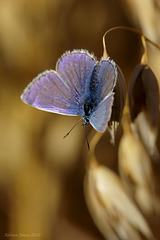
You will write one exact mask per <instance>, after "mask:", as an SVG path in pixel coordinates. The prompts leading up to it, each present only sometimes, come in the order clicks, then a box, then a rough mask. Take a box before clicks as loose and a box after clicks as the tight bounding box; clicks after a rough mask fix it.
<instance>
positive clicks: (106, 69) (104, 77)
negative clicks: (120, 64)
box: [99, 58, 118, 100]
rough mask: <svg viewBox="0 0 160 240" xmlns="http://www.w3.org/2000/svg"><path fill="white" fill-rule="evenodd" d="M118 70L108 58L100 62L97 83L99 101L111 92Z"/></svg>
mask: <svg viewBox="0 0 160 240" xmlns="http://www.w3.org/2000/svg"><path fill="white" fill-rule="evenodd" d="M117 76H118V70H117V66H116V63H115V62H114V61H113V60H111V59H110V58H107V59H102V60H101V62H100V70H99V81H100V83H101V100H102V99H104V98H105V97H106V96H107V95H108V94H109V93H110V92H112V91H113V89H114V87H115V85H116V82H117Z"/></svg>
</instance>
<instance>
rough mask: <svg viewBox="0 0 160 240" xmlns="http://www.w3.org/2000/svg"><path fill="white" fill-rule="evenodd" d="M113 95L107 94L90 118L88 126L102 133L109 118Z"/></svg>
mask: <svg viewBox="0 0 160 240" xmlns="http://www.w3.org/2000/svg"><path fill="white" fill-rule="evenodd" d="M113 100H114V93H113V92H111V93H110V94H108V95H107V96H106V97H105V98H104V99H103V100H102V101H101V102H100V103H99V105H98V107H97V109H96V110H95V111H94V112H93V113H92V114H91V116H90V124H91V125H92V126H93V127H94V128H95V129H96V130H97V131H98V132H104V131H105V129H106V127H107V125H108V121H109V120H110V117H111V111H112V105H113Z"/></svg>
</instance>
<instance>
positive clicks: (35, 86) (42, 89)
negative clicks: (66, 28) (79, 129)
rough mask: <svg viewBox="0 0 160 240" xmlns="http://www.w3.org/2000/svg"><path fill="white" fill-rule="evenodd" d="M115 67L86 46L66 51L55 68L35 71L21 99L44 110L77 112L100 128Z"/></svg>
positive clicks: (102, 128)
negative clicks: (83, 48) (89, 51)
mask: <svg viewBox="0 0 160 240" xmlns="http://www.w3.org/2000/svg"><path fill="white" fill-rule="evenodd" d="M116 81H117V67H116V64H115V62H114V61H113V60H111V59H110V58H107V59H103V58H102V59H101V60H100V61H97V60H96V58H95V57H94V56H93V55H92V54H89V53H88V51H86V50H74V51H72V52H66V53H65V54H63V55H62V57H61V58H60V59H59V60H58V62H57V65H56V70H55V71H54V70H49V71H45V72H43V73H41V74H39V75H38V76H37V77H36V78H35V79H34V80H33V81H32V82H31V83H30V84H29V85H28V86H27V88H26V89H25V90H24V92H23V94H22V96H21V99H22V100H23V101H24V102H25V103H27V104H29V105H31V106H33V107H35V108H38V109H41V110H44V111H48V112H53V113H58V114H63V115H69V116H77V115H80V116H81V118H82V120H83V125H86V124H88V123H90V124H91V125H92V126H93V127H94V128H95V129H96V130H97V131H100V132H103V131H105V129H106V127H107V123H108V121H109V119H110V116H111V111H112V105H113V100H114V92H113V90H114V87H115V85H116Z"/></svg>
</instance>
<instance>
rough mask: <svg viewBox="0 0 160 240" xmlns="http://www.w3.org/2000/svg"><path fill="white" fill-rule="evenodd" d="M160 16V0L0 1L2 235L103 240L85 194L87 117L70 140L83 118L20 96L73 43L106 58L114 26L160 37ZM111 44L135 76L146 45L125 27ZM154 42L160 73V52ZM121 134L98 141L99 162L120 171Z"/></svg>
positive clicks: (151, 55)
mask: <svg viewBox="0 0 160 240" xmlns="http://www.w3.org/2000/svg"><path fill="white" fill-rule="evenodd" d="M159 22H160V1H159V0H145V1H143V0H87V1H86V0H67V1H65V0H32V1H28V0H14V1H12V0H0V239H3V238H6V237H7V239H13V238H14V239H17V238H18V237H19V239H26V238H27V237H28V238H29V239H30V238H31V237H32V238H31V239H48V240H49V239H54V240H64V239H65V240H66V239H69V240H72V239H77V240H78V239H83V240H101V239H103V237H102V235H101V234H100V233H99V231H98V230H97V228H96V227H95V225H94V223H93V221H92V219H91V217H90V215H89V212H88V209H87V207H86V203H85V199H84V196H83V178H84V175H85V161H86V158H85V156H84V155H85V154H86V151H85V149H86V148H87V146H86V142H85V134H84V129H83V127H82V126H81V124H79V125H78V126H77V127H76V128H75V129H74V130H73V131H72V133H71V134H70V135H69V136H68V137H67V138H66V139H63V136H64V135H65V134H66V133H67V132H68V131H69V130H70V128H71V127H72V126H73V125H74V124H75V123H76V121H77V120H78V119H79V117H67V116H65V117H64V116H58V115H56V114H51V113H47V112H42V111H39V110H36V109H34V108H32V107H30V106H27V105H25V104H24V103H22V102H21V100H20V95H21V93H22V91H23V89H24V88H25V87H26V86H27V84H28V83H29V82H30V81H31V80H32V79H33V78H34V77H35V76H36V75H37V74H39V73H40V72H42V71H44V70H46V69H54V68H55V65H56V61H57V60H58V58H59V57H60V56H61V55H62V54H63V53H64V52H65V51H67V50H73V49H87V50H88V51H89V52H94V54H95V56H97V58H98V59H100V57H101V56H102V54H103V48H102V36H103V34H104V33H105V31H107V30H108V29H109V28H111V27H114V26H120V25H124V26H131V27H135V28H138V29H140V30H142V31H143V32H144V34H145V35H147V37H149V38H150V39H152V40H153V41H155V42H156V43H158V44H160V26H159ZM106 43H107V48H108V52H109V55H110V56H111V58H113V59H114V60H115V61H116V62H117V64H118V65H119V66H120V67H121V69H122V71H123V73H124V75H125V78H126V81H127V83H128V81H129V78H130V76H131V73H132V71H133V69H134V66H135V65H136V64H137V63H138V62H139V59H140V54H141V52H142V49H141V43H140V40H139V38H138V37H137V36H135V34H132V33H127V32H123V31H117V32H114V33H111V34H110V35H108V37H107V39H106ZM148 47H149V48H148V59H149V65H150V66H151V68H152V69H153V71H154V73H155V74H156V76H157V78H158V79H160V68H159V66H160V51H158V50H157V49H155V48H153V47H151V46H150V45H149V46H148ZM87 131H88V133H89V132H90V131H91V127H90V126H88V129H87ZM121 135H122V129H121V127H120V128H119V130H118V132H117V137H116V145H115V146H112V145H111V144H110V142H109V134H108V133H107V132H106V133H105V134H104V137H103V138H102V140H101V142H100V144H99V145H98V146H97V157H98V159H99V161H100V162H103V163H104V164H105V165H107V166H108V167H110V168H111V169H113V170H114V171H117V149H118V143H119V139H120V137H121ZM159 139H160V138H159ZM157 145H158V148H159V150H160V146H159V145H160V141H159V140H158V143H157ZM156 169H159V165H157V166H156ZM157 171H158V170H157ZM155 231H156V230H155ZM7 234H8V235H7ZM16 234H18V235H16ZM27 234H28V235H27ZM17 236H18V237H17ZM159 238H160V236H159Z"/></svg>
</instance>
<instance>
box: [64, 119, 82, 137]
mask: <svg viewBox="0 0 160 240" xmlns="http://www.w3.org/2000/svg"><path fill="white" fill-rule="evenodd" d="M81 120H82V119H79V120H78V122H76V124H74V126H73V127H72V128H71V129H70V130H69V132H68V133H67V134H66V135H65V136H64V137H63V138H66V137H67V136H68V135H69V134H70V132H71V131H72V130H73V128H74V127H75V126H77V124H78V123H79V122H80V121H81Z"/></svg>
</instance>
